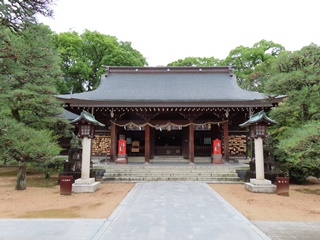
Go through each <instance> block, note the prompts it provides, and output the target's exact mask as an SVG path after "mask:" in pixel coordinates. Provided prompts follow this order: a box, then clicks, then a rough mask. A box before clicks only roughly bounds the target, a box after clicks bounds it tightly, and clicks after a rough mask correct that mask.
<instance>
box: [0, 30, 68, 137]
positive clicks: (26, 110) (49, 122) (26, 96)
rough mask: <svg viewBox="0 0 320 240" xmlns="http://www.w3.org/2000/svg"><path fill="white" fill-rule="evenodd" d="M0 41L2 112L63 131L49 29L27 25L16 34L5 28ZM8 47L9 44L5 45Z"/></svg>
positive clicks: (55, 59)
mask: <svg viewBox="0 0 320 240" xmlns="http://www.w3.org/2000/svg"><path fill="white" fill-rule="evenodd" d="M3 33H4V37H3V38H2V39H1V40H0V49H1V50H0V61H1V65H0V76H1V79H0V93H1V94H0V107H1V111H2V114H6V115H7V116H8V117H11V118H14V119H16V120H17V121H18V122H23V123H25V124H26V125H28V126H29V127H32V128H35V129H54V130H56V133H57V134H58V133H60V134H62V133H64V130H65V127H66V126H67V125H66V121H65V120H63V119H62V118H59V117H57V116H58V115H59V114H61V113H62V111H63V108H62V106H61V103H60V102H59V101H58V100H56V98H55V97H54V94H56V93H57V92H56V85H57V83H58V82H61V71H60V67H59V57H58V54H57V52H56V51H55V50H54V47H53V45H52V44H51V37H52V32H51V31H50V30H49V29H48V27H46V26H44V25H36V24H33V25H30V26H29V27H27V28H25V29H24V30H23V31H21V32H20V33H19V34H13V33H12V32H10V31H9V30H7V29H6V30H4V32H3ZM6 46H10V47H8V48H7V47H6Z"/></svg>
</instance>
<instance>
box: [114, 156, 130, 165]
mask: <svg viewBox="0 0 320 240" xmlns="http://www.w3.org/2000/svg"><path fill="white" fill-rule="evenodd" d="M116 163H118V164H127V163H128V159H127V158H125V157H118V158H117V160H116Z"/></svg>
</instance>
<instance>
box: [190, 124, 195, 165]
mask: <svg viewBox="0 0 320 240" xmlns="http://www.w3.org/2000/svg"><path fill="white" fill-rule="evenodd" d="M189 160H190V163H194V130H193V123H191V124H190V125H189Z"/></svg>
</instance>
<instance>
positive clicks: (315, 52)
mask: <svg viewBox="0 0 320 240" xmlns="http://www.w3.org/2000/svg"><path fill="white" fill-rule="evenodd" d="M272 70H273V74H272V75H271V76H270V78H269V80H268V82H267V85H266V89H267V91H268V92H270V93H274V94H286V95H287V100H286V101H285V102H284V104H282V105H281V106H280V107H279V108H277V109H275V111H274V114H276V115H277V118H278V119H279V120H280V121H281V122H282V123H283V125H291V124H290V122H296V123H299V124H300V123H304V122H306V121H309V120H317V119H320V79H319V76H320V47H319V46H317V45H315V44H311V45H309V46H306V47H304V48H302V49H301V50H300V51H295V52H283V53H282V54H281V55H280V56H279V57H278V59H277V60H276V61H275V62H274V65H273V69H272ZM277 113H279V114H277ZM288 116H290V118H288Z"/></svg>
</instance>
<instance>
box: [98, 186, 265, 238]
mask: <svg viewBox="0 0 320 240" xmlns="http://www.w3.org/2000/svg"><path fill="white" fill-rule="evenodd" d="M122 204H123V206H122V207H120V208H118V209H117V211H115V212H114V213H113V214H112V215H111V217H110V218H109V220H108V222H106V223H105V224H104V225H103V226H102V228H101V229H100V230H99V231H98V233H97V234H96V235H95V237H94V239H95V240H97V239H99V240H107V239H108V240H112V239H119V240H120V239H123V240H130V239H132V240H137V239H148V240H152V239H159V240H160V239H165V240H170V239H172V240H176V239H185V240H187V239H201V240H205V239H210V240H211V239H223V240H228V239H230V240H231V239H232V240H234V239H246V240H250V239H269V238H268V237H267V236H266V235H265V234H264V233H263V232H262V231H260V230H259V229H258V228H257V227H256V226H255V225H254V224H252V223H251V222H250V221H248V220H247V219H246V218H245V217H244V216H243V215H241V214H240V213H239V212H238V211H236V210H235V209H234V208H233V207H232V206H231V205H230V204H229V203H228V202H226V201H225V200H224V199H223V198H222V197H221V196H220V195H218V194H217V193H216V192H215V191H213V190H212V189H211V188H210V187H209V186H208V185H207V184H205V183H202V182H148V183H138V184H136V185H135V187H134V188H133V190H132V191H131V192H130V194H129V195H128V196H127V198H126V199H125V201H124V202H123V203H122Z"/></svg>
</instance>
